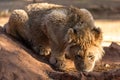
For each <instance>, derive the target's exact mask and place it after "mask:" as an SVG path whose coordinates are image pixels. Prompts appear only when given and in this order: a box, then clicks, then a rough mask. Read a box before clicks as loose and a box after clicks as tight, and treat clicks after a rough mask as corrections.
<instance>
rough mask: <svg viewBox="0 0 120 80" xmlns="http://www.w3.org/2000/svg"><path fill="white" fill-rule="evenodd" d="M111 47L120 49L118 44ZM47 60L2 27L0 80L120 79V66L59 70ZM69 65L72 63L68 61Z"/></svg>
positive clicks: (0, 37) (0, 32)
mask: <svg viewBox="0 0 120 80" xmlns="http://www.w3.org/2000/svg"><path fill="white" fill-rule="evenodd" d="M115 45H116V44H115ZM118 47H119V46H118ZM111 48H115V50H117V51H118V50H119V51H120V49H119V48H116V46H115V47H114V46H113V47H110V50H111ZM107 49H109V48H107ZM107 49H105V50H106V52H107ZM117 53H119V54H120V52H117ZM107 54H108V53H107ZM110 55H111V54H110ZM117 56H118V55H117ZM47 60H48V59H47V58H44V57H42V56H37V55H36V54H34V53H33V52H32V51H30V50H29V49H27V48H26V47H24V46H23V45H21V44H20V43H19V42H18V41H16V40H15V39H12V38H11V37H10V36H8V35H7V34H5V33H4V32H3V30H2V28H0V80H110V79H111V80H120V68H117V69H114V70H111V71H103V72H91V73H78V72H72V71H71V72H69V71H68V72H59V71H56V70H54V69H52V68H51V66H50V65H49V63H48V61H47ZM103 61H105V60H104V59H103ZM119 61H120V60H119ZM68 65H71V63H70V62H68Z"/></svg>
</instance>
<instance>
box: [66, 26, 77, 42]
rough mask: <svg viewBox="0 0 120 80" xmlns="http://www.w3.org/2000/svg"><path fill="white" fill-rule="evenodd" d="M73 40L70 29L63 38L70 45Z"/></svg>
mask: <svg viewBox="0 0 120 80" xmlns="http://www.w3.org/2000/svg"><path fill="white" fill-rule="evenodd" d="M74 38H75V32H74V30H73V29H72V28H70V29H68V31H67V34H66V36H65V40H66V41H67V42H68V43H70V42H72V41H73V40H74Z"/></svg>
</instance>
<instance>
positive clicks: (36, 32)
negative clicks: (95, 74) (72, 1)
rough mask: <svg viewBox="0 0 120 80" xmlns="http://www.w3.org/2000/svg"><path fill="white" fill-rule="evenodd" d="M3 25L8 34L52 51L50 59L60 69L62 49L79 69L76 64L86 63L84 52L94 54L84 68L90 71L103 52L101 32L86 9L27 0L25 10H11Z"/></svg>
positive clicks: (43, 51)
mask: <svg viewBox="0 0 120 80" xmlns="http://www.w3.org/2000/svg"><path fill="white" fill-rule="evenodd" d="M5 28H6V32H7V33H8V34H10V35H12V36H13V37H15V38H17V39H22V40H24V41H26V42H27V43H29V44H30V45H31V47H32V49H33V50H34V51H36V52H37V53H39V54H40V55H48V54H49V53H51V57H50V63H51V64H54V65H55V66H56V67H58V68H60V69H63V68H64V64H65V63H64V60H65V53H68V54H69V55H70V56H71V59H72V60H73V61H74V63H75V65H76V68H77V70H79V71H83V70H84V68H83V67H79V66H81V65H85V66H84V67H88V65H87V66H86V63H88V62H86V60H87V59H86V56H89V55H94V57H95V59H94V60H93V64H92V65H91V67H90V66H89V67H88V68H86V71H91V70H92V69H93V67H94V64H95V62H96V61H97V60H99V59H101V58H102V56H103V49H102V47H101V42H102V32H101V30H100V29H99V28H96V27H95V25H94V19H93V17H92V15H91V13H90V12H89V11H88V10H86V9H78V8H75V7H65V6H62V5H55V4H48V3H37V4H30V5H28V6H26V7H25V9H24V10H21V9H20V10H14V11H13V12H12V14H11V16H10V19H9V22H8V24H6V26H5ZM74 46H75V47H74ZM76 46H77V47H76ZM73 49H74V50H73ZM70 50H72V51H71V52H73V53H71V52H70ZM75 50H76V51H75ZM80 51H81V53H79V52H80ZM78 53H79V55H80V56H82V57H83V59H86V60H85V61H84V62H85V64H81V63H82V62H81V63H80V61H79V59H77V58H76V55H78ZM89 53H92V54H89ZM83 54H84V55H83Z"/></svg>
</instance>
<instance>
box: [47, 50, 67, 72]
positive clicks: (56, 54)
mask: <svg viewBox="0 0 120 80" xmlns="http://www.w3.org/2000/svg"><path fill="white" fill-rule="evenodd" d="M49 61H50V63H51V64H52V65H54V66H55V67H56V68H58V69H59V70H63V71H64V70H65V66H66V65H65V54H64V52H63V51H59V50H58V49H56V50H55V49H52V51H51V56H50V59H49Z"/></svg>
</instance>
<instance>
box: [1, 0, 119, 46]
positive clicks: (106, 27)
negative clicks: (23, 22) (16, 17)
mask: <svg viewBox="0 0 120 80" xmlns="http://www.w3.org/2000/svg"><path fill="white" fill-rule="evenodd" d="M42 2H47V3H55V4H60V5H65V6H71V5H72V6H75V7H78V8H86V9H88V10H89V11H90V12H91V13H92V15H93V17H94V19H95V24H96V26H98V27H101V28H102V31H103V37H104V42H103V44H102V45H103V46H109V45H110V44H111V42H116V43H118V44H120V0H0V26H3V25H4V24H5V23H6V22H7V21H8V19H9V16H10V13H11V12H12V10H14V9H22V8H23V7H24V6H25V5H28V4H31V3H42Z"/></svg>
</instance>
